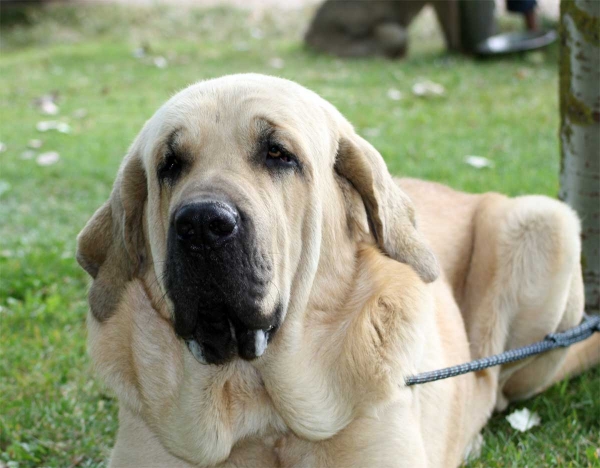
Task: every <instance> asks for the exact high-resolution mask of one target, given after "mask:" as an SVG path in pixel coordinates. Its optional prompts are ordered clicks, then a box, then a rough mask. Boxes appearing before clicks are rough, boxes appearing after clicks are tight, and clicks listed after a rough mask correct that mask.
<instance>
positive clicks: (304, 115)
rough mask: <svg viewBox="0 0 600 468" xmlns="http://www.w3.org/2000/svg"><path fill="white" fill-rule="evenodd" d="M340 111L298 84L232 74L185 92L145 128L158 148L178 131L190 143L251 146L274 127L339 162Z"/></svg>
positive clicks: (305, 148)
mask: <svg viewBox="0 0 600 468" xmlns="http://www.w3.org/2000/svg"><path fill="white" fill-rule="evenodd" d="M336 112H337V111H336V110H335V108H333V106H331V104H329V103H328V102H327V101H325V100H323V99H322V98H320V97H319V96H318V95H316V94H315V93H313V92H312V91H309V90H307V89H306V88H303V87H302V86H300V85H298V84H296V83H293V82H290V81H287V80H283V79H279V78H273V77H265V76H258V75H232V76H228V77H224V78H218V79H215V80H209V81H205V82H201V83H197V84H195V85H192V86H190V87H188V88H186V89H184V90H183V91H181V92H179V93H178V94H177V95H175V96H174V97H173V98H171V99H170V100H169V101H168V102H167V103H166V104H165V105H164V106H163V107H162V108H161V109H159V111H157V113H156V114H155V115H154V116H153V117H152V119H151V120H150V121H149V122H148V124H147V126H146V127H147V128H146V129H145V130H147V131H148V132H150V134H151V135H153V136H154V138H153V140H154V142H153V143H152V144H153V146H155V145H156V144H160V142H161V141H165V140H168V138H169V135H172V134H173V132H177V134H178V138H179V139H181V141H184V142H188V143H191V142H197V143H198V142H204V143H209V142H210V141H211V140H213V141H214V140H221V141H228V142H231V143H234V144H239V145H245V144H248V145H249V144H252V140H253V139H254V138H257V136H258V135H259V134H260V133H261V132H262V131H265V129H269V128H270V129H272V130H275V131H278V132H281V133H284V134H285V135H286V136H287V137H289V138H290V139H291V140H294V142H295V144H296V145H299V146H301V148H302V150H303V151H304V152H305V153H306V156H307V157H311V158H318V160H323V159H325V161H324V162H325V163H328V164H333V158H334V157H335V150H336V146H337V135H336V130H335V129H336V125H335V120H336V119H335V117H336V115H335V113H336ZM147 149H150V148H147ZM328 156H329V159H331V161H328V160H327V159H328Z"/></svg>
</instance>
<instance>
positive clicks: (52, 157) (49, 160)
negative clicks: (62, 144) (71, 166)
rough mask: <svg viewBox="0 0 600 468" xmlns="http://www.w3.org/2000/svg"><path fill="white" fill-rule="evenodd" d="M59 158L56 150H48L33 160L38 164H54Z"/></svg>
mask: <svg viewBox="0 0 600 468" xmlns="http://www.w3.org/2000/svg"><path fill="white" fill-rule="evenodd" d="M59 159H60V156H59V154H58V153H57V152H56V151H48V152H46V153H41V154H40V155H39V156H38V157H37V158H36V160H35V161H36V162H37V163H38V164H39V165H40V166H51V165H52V164H56V163H57V162H58V160H59Z"/></svg>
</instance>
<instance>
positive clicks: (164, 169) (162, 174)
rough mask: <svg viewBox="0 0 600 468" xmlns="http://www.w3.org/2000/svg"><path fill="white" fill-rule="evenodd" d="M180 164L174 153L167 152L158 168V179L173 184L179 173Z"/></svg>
mask: <svg viewBox="0 0 600 468" xmlns="http://www.w3.org/2000/svg"><path fill="white" fill-rule="evenodd" d="M181 167H182V163H181V161H180V160H179V158H177V156H176V155H175V153H173V152H172V151H169V153H167V155H166V156H165V159H164V160H163V162H162V163H161V164H160V166H159V167H158V179H159V180H160V181H161V182H162V181H169V182H171V183H172V182H174V181H175V179H177V176H178V175H179V173H180V172H181Z"/></svg>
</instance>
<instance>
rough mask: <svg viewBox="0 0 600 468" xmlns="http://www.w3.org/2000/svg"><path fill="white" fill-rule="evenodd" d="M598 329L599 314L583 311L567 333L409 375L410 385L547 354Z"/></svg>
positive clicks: (581, 339)
mask: <svg viewBox="0 0 600 468" xmlns="http://www.w3.org/2000/svg"><path fill="white" fill-rule="evenodd" d="M595 332H600V315H587V314H583V321H582V322H581V324H580V325H577V326H576V327H573V328H569V329H568V330H565V331H564V332H560V333H550V334H549V335H546V337H545V338H544V339H543V340H542V341H538V342H536V343H532V344H530V345H527V346H522V347H521V348H515V349H511V350H509V351H505V352H503V353H500V354H495V355H493V356H488V357H484V358H482V359H477V360H475V361H471V362H466V363H464V364H459V365H458V366H452V367H446V368H445V369H439V370H434V371H430V372H423V373H421V374H417V375H411V376H409V377H407V378H406V380H405V383H406V385H407V386H410V385H418V384H422V383H427V382H433V381H435V380H441V379H447V378H449V377H454V376H456V375H461V374H466V373H467V372H476V371H479V370H482V369H487V368H488V367H493V366H498V365H500V364H506V363H507V362H513V361H520V360H521V359H525V358H528V357H530V356H535V355H536V354H541V353H545V352H547V351H551V350H553V349H556V348H566V347H567V346H571V345H572V344H575V343H578V342H579V341H583V340H585V339H587V338H589V337H590V336H592V335H593V334H594V333H595Z"/></svg>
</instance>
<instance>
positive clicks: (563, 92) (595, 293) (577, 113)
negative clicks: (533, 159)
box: [559, 0, 600, 311]
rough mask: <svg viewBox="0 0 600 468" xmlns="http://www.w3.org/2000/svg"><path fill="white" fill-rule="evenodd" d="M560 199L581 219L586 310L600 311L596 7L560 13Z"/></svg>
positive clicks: (574, 0) (578, 5)
mask: <svg viewBox="0 0 600 468" xmlns="http://www.w3.org/2000/svg"><path fill="white" fill-rule="evenodd" d="M560 19H561V25H560V36H561V50H560V115H561V127H560V142H561V151H562V154H561V169H560V183H561V190H560V195H559V196H560V198H561V199H562V200H564V201H565V202H567V203H568V204H569V205H571V206H572V207H573V208H574V209H575V210H576V211H577V212H578V213H579V217H580V218H581V224H582V231H581V238H582V256H581V262H582V268H583V277H584V282H585V295H586V308H587V309H588V310H590V311H592V310H595V311H598V310H599V309H600V1H598V0H562V2H561V9H560Z"/></svg>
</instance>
